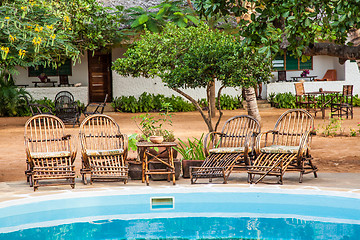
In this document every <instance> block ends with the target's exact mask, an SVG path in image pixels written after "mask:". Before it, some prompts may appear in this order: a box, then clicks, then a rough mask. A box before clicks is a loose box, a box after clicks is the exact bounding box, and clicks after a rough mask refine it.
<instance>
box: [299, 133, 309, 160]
mask: <svg viewBox="0 0 360 240" xmlns="http://www.w3.org/2000/svg"><path fill="white" fill-rule="evenodd" d="M310 135H311V131H306V132H305V133H304V134H302V135H301V138H300V144H299V152H298V158H301V157H302V156H303V155H304V154H305V153H308V152H309V151H310V146H309V140H310V137H309V136H310Z"/></svg>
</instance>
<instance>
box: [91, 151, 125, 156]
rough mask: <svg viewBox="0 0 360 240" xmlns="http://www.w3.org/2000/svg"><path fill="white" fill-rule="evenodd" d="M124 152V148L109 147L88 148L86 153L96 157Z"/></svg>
mask: <svg viewBox="0 0 360 240" xmlns="http://www.w3.org/2000/svg"><path fill="white" fill-rule="evenodd" d="M123 153H124V149H108V150H87V151H86V155H88V156H94V157H99V156H106V155H109V156H116V155H121V154H123Z"/></svg>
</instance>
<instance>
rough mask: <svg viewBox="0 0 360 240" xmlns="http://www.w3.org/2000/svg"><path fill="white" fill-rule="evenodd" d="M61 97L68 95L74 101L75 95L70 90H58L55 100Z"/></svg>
mask: <svg viewBox="0 0 360 240" xmlns="http://www.w3.org/2000/svg"><path fill="white" fill-rule="evenodd" d="M61 97H68V98H69V99H70V100H71V101H74V95H72V93H71V92H69V91H60V92H58V93H57V94H56V96H55V102H56V100H57V99H58V98H61Z"/></svg>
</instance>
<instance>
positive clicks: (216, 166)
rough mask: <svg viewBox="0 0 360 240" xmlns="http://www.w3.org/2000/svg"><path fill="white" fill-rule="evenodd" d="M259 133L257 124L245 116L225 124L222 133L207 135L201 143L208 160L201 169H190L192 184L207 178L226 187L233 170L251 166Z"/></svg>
mask: <svg viewBox="0 0 360 240" xmlns="http://www.w3.org/2000/svg"><path fill="white" fill-rule="evenodd" d="M259 133H260V124H259V122H258V121H257V120H256V119H255V118H253V117H250V116H248V115H240V116H235V117H232V118H230V119H229V120H227V121H226V122H225V124H224V126H223V128H222V131H221V132H210V133H208V134H207V135H206V136H205V139H204V146H205V154H206V156H207V158H206V159H205V161H204V163H203V164H202V165H201V166H200V167H191V168H190V180H191V184H193V183H195V182H196V181H197V179H198V178H208V179H209V182H212V179H213V178H223V179H224V183H227V179H228V178H229V175H230V173H231V172H232V170H233V168H234V167H235V166H236V167H237V168H241V167H242V168H246V167H247V166H249V165H250V164H251V159H252V158H253V156H254V143H255V138H256V135H257V134H259ZM242 165H243V166H242Z"/></svg>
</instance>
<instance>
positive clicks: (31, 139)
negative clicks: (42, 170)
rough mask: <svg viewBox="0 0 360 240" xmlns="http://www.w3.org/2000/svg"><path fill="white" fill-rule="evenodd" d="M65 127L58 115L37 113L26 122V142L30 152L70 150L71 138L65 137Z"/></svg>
mask: <svg viewBox="0 0 360 240" xmlns="http://www.w3.org/2000/svg"><path fill="white" fill-rule="evenodd" d="M64 129H65V126H64V123H63V122H62V121H61V120H60V119H59V118H58V117H56V116H53V115H47V114H41V115H36V116H34V117H31V118H30V119H29V120H27V122H26V123H25V134H24V137H25V142H26V143H27V146H28V147H29V150H30V152H61V151H70V147H71V146H70V140H68V138H66V137H65V133H64Z"/></svg>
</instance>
